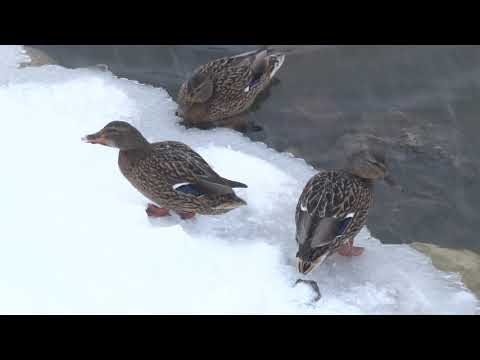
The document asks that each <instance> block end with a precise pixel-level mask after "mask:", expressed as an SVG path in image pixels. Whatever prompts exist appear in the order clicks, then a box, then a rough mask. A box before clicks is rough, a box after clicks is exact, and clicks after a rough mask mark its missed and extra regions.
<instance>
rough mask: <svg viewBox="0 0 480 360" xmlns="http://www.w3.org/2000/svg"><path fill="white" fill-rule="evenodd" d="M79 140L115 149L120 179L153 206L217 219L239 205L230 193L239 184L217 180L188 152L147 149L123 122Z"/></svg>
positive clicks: (175, 145)
mask: <svg viewBox="0 0 480 360" xmlns="http://www.w3.org/2000/svg"><path fill="white" fill-rule="evenodd" d="M85 140H86V141H87V142H90V143H96V144H102V145H107V146H111V147H116V148H119V149H120V152H119V156H118V165H119V167H120V170H121V172H122V174H123V175H124V176H125V177H126V178H127V179H128V181H129V182H130V183H131V184H132V185H133V186H134V187H135V188H136V189H137V190H138V191H139V192H140V193H142V194H143V195H144V196H145V197H147V198H148V199H150V200H151V201H152V202H154V203H155V204H156V205H158V206H160V207H164V208H166V209H171V210H173V211H176V212H178V213H198V214H204V215H214V214H223V213H226V212H228V211H231V210H233V209H235V208H237V207H239V206H242V205H245V204H246V203H245V201H244V200H242V199H240V198H239V197H237V196H236V195H235V193H234V191H233V190H232V188H236V187H247V186H246V185H245V184H242V183H239V182H235V181H231V180H228V179H225V178H222V177H221V176H220V175H218V174H217V173H216V172H215V171H214V170H213V169H212V168H211V167H210V166H209V165H208V163H207V162H206V161H205V160H204V159H203V158H202V157H201V156H200V155H199V154H198V153H196V152H195V151H193V150H192V149H191V148H190V147H189V146H187V145H185V144H182V143H180V142H176V141H164V142H157V143H149V142H148V141H147V140H146V139H145V138H144V137H143V136H142V134H141V133H140V132H139V131H138V130H137V129H135V128H134V127H133V126H131V125H130V124H128V123H126V122H122V121H114V122H111V123H109V124H108V125H106V126H105V127H104V128H103V129H102V130H100V131H99V132H98V133H95V134H92V135H88V136H86V137H85Z"/></svg>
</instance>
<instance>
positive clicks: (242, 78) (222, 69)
mask: <svg viewBox="0 0 480 360" xmlns="http://www.w3.org/2000/svg"><path fill="white" fill-rule="evenodd" d="M284 60H285V55H283V54H279V53H271V52H270V51H269V50H256V51H250V52H246V53H243V54H240V55H236V56H231V57H223V58H220V59H217V60H213V61H211V62H209V63H207V64H205V65H202V66H200V67H199V68H198V69H197V70H195V72H194V74H193V75H192V77H190V78H189V79H188V80H187V81H185V82H184V83H183V84H182V86H181V87H180V90H179V93H178V99H177V102H178V110H177V112H176V115H177V116H179V117H181V118H183V120H184V123H186V124H187V125H193V126H195V125H200V124H202V123H203V124H205V123H214V122H216V121H220V120H224V119H228V118H230V117H233V116H235V115H237V114H240V113H242V112H244V111H246V110H247V109H248V108H249V107H250V106H251V105H252V103H253V102H254V100H255V98H256V97H257V95H258V94H260V92H262V90H264V89H265V88H266V87H267V85H268V84H270V82H271V80H272V78H273V76H274V75H275V74H276V72H277V71H278V70H279V69H280V67H281V66H282V64H283V61H284Z"/></svg>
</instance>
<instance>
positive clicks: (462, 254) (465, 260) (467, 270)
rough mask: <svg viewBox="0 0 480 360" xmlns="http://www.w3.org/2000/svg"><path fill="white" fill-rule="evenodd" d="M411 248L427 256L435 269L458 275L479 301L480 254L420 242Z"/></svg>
mask: <svg viewBox="0 0 480 360" xmlns="http://www.w3.org/2000/svg"><path fill="white" fill-rule="evenodd" d="M411 246H412V247H413V248H414V249H416V250H418V251H420V252H422V253H424V254H425V255H428V256H429V257H430V258H431V259H432V263H433V265H434V266H435V267H436V268H437V269H439V270H442V271H448V272H455V273H459V274H460V275H461V277H462V281H463V283H464V284H465V285H466V286H467V287H468V288H469V289H470V290H471V291H472V292H473V293H475V294H476V296H477V297H478V298H479V299H480V254H478V253H476V252H473V251H470V250H465V249H462V250H455V249H447V248H442V247H438V246H436V245H433V244H427V243H420V242H414V243H412V244H411Z"/></svg>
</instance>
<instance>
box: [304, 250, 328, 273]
mask: <svg viewBox="0 0 480 360" xmlns="http://www.w3.org/2000/svg"><path fill="white" fill-rule="evenodd" d="M327 257H328V253H325V254H323V255H322V256H319V257H318V258H316V259H315V260H313V261H306V260H302V259H299V258H297V268H298V272H299V273H301V274H303V275H307V274H310V273H311V272H312V271H313V270H315V269H316V268H317V267H318V266H320V265H321V264H322V263H323V262H324V261H325V259H326V258H327Z"/></svg>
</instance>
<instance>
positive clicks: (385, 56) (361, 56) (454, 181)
mask: <svg viewBox="0 0 480 360" xmlns="http://www.w3.org/2000/svg"><path fill="white" fill-rule="evenodd" d="M35 47H36V48H39V49H42V50H44V51H46V52H47V53H48V54H49V55H50V56H52V57H53V58H54V59H55V60H57V61H58V62H59V63H60V64H61V65H63V66H67V67H85V66H90V65H96V64H100V63H101V64H107V65H108V66H109V69H110V70H111V71H113V72H114V73H115V74H116V75H118V76H122V77H127V78H129V79H135V80H138V81H140V82H143V83H148V84H152V85H155V86H161V87H164V88H166V89H167V91H168V92H169V93H170V94H171V95H172V96H173V97H174V98H175V97H176V94H177V91H178V88H179V86H180V84H181V82H182V81H183V80H184V79H185V77H186V76H188V74H190V73H191V72H192V71H193V70H194V69H195V67H197V66H198V65H200V64H202V63H204V62H206V61H209V60H211V59H213V58H216V57H220V56H225V55H232V54H236V53H239V52H242V51H246V50H251V49H255V48H256V47H255V46H236V45H232V46H35ZM272 47H273V48H277V49H283V50H285V51H286V53H287V57H286V60H285V64H284V65H283V68H282V69H281V70H280V71H279V73H278V74H277V76H276V78H277V80H276V81H275V83H274V84H273V86H272V87H271V88H270V89H269V91H268V92H267V93H266V94H265V95H264V96H263V97H262V98H261V99H260V100H259V101H258V102H257V103H256V104H255V105H254V107H253V109H252V110H251V111H250V112H249V113H248V114H247V115H246V116H248V118H249V119H250V120H252V121H254V122H255V123H256V124H258V125H260V126H261V127H262V128H263V130H262V131H259V132H251V133H248V136H250V137H251V138H252V139H253V140H256V141H263V142H265V143H267V144H268V145H269V146H271V147H273V148H275V149H276V150H278V151H290V152H292V153H294V154H295V155H297V156H299V157H302V158H304V159H306V160H307V162H309V163H310V164H312V165H314V166H315V167H317V168H331V167H338V166H341V165H342V164H343V161H344V158H345V154H346V153H348V152H349V151H350V150H351V149H353V148H354V147H356V146H358V145H359V144H363V143H366V142H374V143H375V142H377V143H381V144H383V145H384V146H386V147H387V148H388V155H389V159H390V166H391V168H392V172H393V174H394V175H395V176H396V178H397V181H398V182H399V183H401V184H402V185H403V186H404V187H406V189H407V193H399V192H395V191H392V190H391V189H390V188H388V187H387V186H385V185H383V184H379V186H377V189H376V204H375V208H374V209H373V210H372V212H371V217H370V219H369V228H370V230H371V231H372V233H373V235H374V236H376V237H378V238H380V239H381V240H382V241H383V242H384V243H410V242H413V241H417V242H429V243H434V244H438V245H441V246H447V247H453V248H469V249H473V250H477V251H479V250H480V241H479V240H478V239H477V226H479V225H480V188H479V186H478V185H477V181H478V178H479V173H480V170H479V165H480V160H479V156H478V154H479V152H480V151H479V150H480V141H479V140H478V131H479V130H480V101H479V100H480V47H479V46H333V45H332V46H325V45H322V46H282V45H274V46H272Z"/></svg>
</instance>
